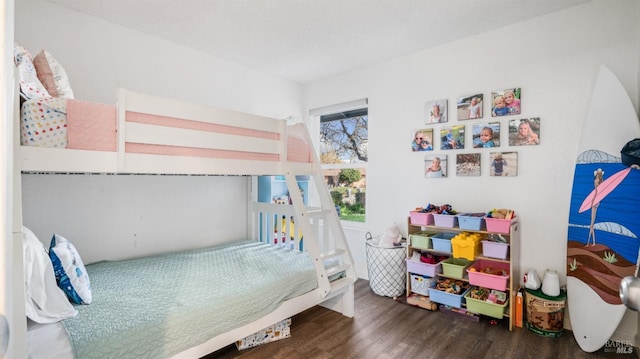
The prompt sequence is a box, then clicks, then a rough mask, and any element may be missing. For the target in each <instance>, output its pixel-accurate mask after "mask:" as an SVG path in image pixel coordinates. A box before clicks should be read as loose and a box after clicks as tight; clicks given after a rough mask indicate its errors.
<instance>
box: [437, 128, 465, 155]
mask: <svg viewBox="0 0 640 359" xmlns="http://www.w3.org/2000/svg"><path fill="white" fill-rule="evenodd" d="M440 139H441V142H440V149H441V150H458V149H463V148H464V126H463V125H457V126H451V127H443V128H442V129H440Z"/></svg>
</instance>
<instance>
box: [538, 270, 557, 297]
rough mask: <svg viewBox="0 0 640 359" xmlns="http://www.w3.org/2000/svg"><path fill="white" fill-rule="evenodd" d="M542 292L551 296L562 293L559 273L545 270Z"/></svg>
mask: <svg viewBox="0 0 640 359" xmlns="http://www.w3.org/2000/svg"><path fill="white" fill-rule="evenodd" d="M542 293H544V294H546V295H548V296H550V297H557V296H559V295H560V279H558V273H556V272H555V271H552V270H548V271H546V272H544V278H543V279H542Z"/></svg>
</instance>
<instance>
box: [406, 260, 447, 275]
mask: <svg viewBox="0 0 640 359" xmlns="http://www.w3.org/2000/svg"><path fill="white" fill-rule="evenodd" d="M406 261H407V271H408V272H409V273H414V274H420V275H426V276H427V277H435V276H436V275H438V274H440V273H442V264H441V263H442V261H440V262H438V263H436V264H429V263H424V262H418V261H413V260H411V259H409V258H406Z"/></svg>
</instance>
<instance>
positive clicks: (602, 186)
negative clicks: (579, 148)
mask: <svg viewBox="0 0 640 359" xmlns="http://www.w3.org/2000/svg"><path fill="white" fill-rule="evenodd" d="M630 171H631V167H629V168H626V169H623V170H622V171H618V172H616V173H615V174H614V175H613V176H611V177H609V178H607V179H606V180H604V181H603V175H604V171H602V169H601V168H598V169H597V170H596V171H594V172H593V177H594V178H593V187H594V188H593V191H591V193H589V195H588V196H587V197H586V198H585V199H584V201H583V202H582V205H581V206H580V209H579V210H578V213H582V212H584V211H586V210H588V209H589V208H591V225H590V226H589V238H587V246H588V245H589V242H591V240H592V239H593V243H592V244H591V245H592V246H595V245H596V233H595V230H594V228H593V226H594V224H595V221H596V212H597V211H598V206H599V205H600V202H601V201H602V200H603V199H604V198H605V197H606V196H607V195H608V194H609V193H611V191H613V190H614V189H615V188H616V187H618V185H619V184H620V183H621V182H622V180H624V179H625V177H627V175H628V174H629V172H630Z"/></svg>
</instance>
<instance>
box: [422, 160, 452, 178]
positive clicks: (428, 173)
mask: <svg viewBox="0 0 640 359" xmlns="http://www.w3.org/2000/svg"><path fill="white" fill-rule="evenodd" d="M424 176H425V177H426V178H439V177H447V156H446V155H428V156H425V157H424Z"/></svg>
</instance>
